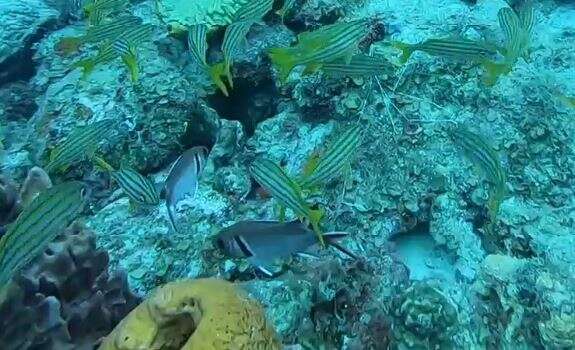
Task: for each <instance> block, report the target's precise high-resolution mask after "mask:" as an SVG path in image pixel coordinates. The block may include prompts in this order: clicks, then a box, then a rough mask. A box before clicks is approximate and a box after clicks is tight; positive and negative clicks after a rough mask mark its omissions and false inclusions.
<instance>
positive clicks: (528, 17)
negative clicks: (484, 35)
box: [497, 7, 534, 64]
mask: <svg viewBox="0 0 575 350" xmlns="http://www.w3.org/2000/svg"><path fill="white" fill-rule="evenodd" d="M524 8H525V7H524ZM521 14H522V16H525V18H523V19H522V18H521V17H519V15H518V14H517V13H516V12H515V11H514V10H513V9H511V8H510V7H504V8H502V9H501V10H499V12H498V13H497V18H498V20H499V25H500V26H501V29H502V30H503V33H504V34H505V52H504V56H505V59H506V61H507V63H508V64H514V63H515V62H516V61H517V59H518V58H519V57H522V56H526V55H527V53H528V52H527V50H528V48H529V41H530V37H531V29H532V27H533V21H534V16H533V11H527V10H523V11H522V12H521ZM524 21H525V23H524ZM530 22H531V23H530Z"/></svg>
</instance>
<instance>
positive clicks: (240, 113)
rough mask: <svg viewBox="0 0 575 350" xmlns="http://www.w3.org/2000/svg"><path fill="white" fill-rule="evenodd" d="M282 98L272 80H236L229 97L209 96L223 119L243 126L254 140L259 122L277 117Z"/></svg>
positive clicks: (220, 93) (218, 94) (211, 104)
mask: <svg viewBox="0 0 575 350" xmlns="http://www.w3.org/2000/svg"><path fill="white" fill-rule="evenodd" d="M278 99H279V93H278V91H277V88H276V86H275V84H274V82H273V80H272V79H271V78H270V77H263V78H261V79H258V80H252V79H247V78H235V79H234V87H233V89H230V91H229V96H228V97H226V96H224V95H223V94H222V92H221V91H217V92H216V93H215V94H213V95H211V96H208V103H209V105H210V107H212V108H213V109H215V110H216V111H217V112H218V115H219V116H220V117H221V118H224V119H228V120H238V121H239V122H240V123H242V125H243V127H244V131H245V132H246V135H247V136H248V137H250V136H252V135H253V134H254V131H255V130H256V127H257V125H258V123H260V122H261V121H263V120H266V119H268V118H270V117H272V116H274V115H275V114H276V112H277V103H278Z"/></svg>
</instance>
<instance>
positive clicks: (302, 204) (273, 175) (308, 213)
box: [250, 158, 323, 245]
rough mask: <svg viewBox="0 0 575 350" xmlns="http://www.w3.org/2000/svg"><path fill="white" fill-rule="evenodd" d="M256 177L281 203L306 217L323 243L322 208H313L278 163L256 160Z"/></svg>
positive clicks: (254, 175) (300, 216)
mask: <svg viewBox="0 0 575 350" xmlns="http://www.w3.org/2000/svg"><path fill="white" fill-rule="evenodd" d="M250 171H251V174H252V176H253V177H254V179H255V180H256V181H257V182H258V183H259V184H260V185H261V186H262V187H263V188H265V189H266V191H268V192H269V193H270V194H271V195H272V196H273V197H274V198H275V199H276V200H277V201H278V202H279V203H280V205H282V206H284V207H286V208H290V209H291V210H293V212H294V213H295V214H296V215H297V216H298V217H299V218H306V219H307V220H309V222H310V223H311V225H312V227H313V230H314V231H315V233H316V235H317V236H318V239H319V241H320V242H321V244H322V245H323V236H322V234H321V231H320V228H319V222H320V220H321V218H322V216H323V213H322V211H321V210H316V209H311V208H310V207H309V205H308V204H307V203H306V201H305V200H304V199H303V197H302V195H301V189H300V188H299V186H298V185H297V184H296V183H295V182H294V181H292V180H291V179H290V178H289V176H288V175H287V174H286V173H285V172H284V171H283V170H282V168H280V167H279V166H278V165H277V164H275V163H274V162H272V161H271V160H268V159H263V158H261V159H258V160H256V161H255V162H254V163H253V164H252V166H251V168H250Z"/></svg>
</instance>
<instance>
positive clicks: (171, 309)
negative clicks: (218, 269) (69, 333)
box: [100, 279, 280, 350]
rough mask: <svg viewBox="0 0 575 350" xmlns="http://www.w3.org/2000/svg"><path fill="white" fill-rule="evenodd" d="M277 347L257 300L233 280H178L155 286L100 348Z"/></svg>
mask: <svg viewBox="0 0 575 350" xmlns="http://www.w3.org/2000/svg"><path fill="white" fill-rule="evenodd" d="M136 349H183V350H192V349H197V350H200V349H201V350H216V349H222V350H223V349H246V350H247V349H250V350H257V349H266V350H274V349H280V343H279V342H278V340H277V338H276V335H275V332H274V330H273V329H272V328H271V326H270V325H269V324H268V322H267V321H266V318H265V316H264V313H263V309H262V308H261V307H260V306H259V304H258V303H257V302H255V301H253V300H251V299H249V298H247V297H246V296H245V295H244V294H243V293H242V292H240V291H239V290H238V289H237V288H236V287H235V286H234V285H233V284H232V283H229V282H226V281H223V280H217V279H198V280H182V281H177V282H171V283H168V284H166V285H164V286H161V287H159V288H158V289H157V290H156V291H155V292H154V293H153V294H152V296H151V297H150V298H148V299H147V300H146V301H144V302H143V303H142V304H140V305H139V306H138V307H137V308H136V309H135V310H134V311H132V312H131V313H130V314H129V315H128V316H127V317H126V318H125V319H124V320H123V321H122V322H121V323H120V324H119V325H118V326H117V327H116V329H114V331H113V332H112V333H111V334H110V335H109V336H108V337H107V338H106V339H105V340H104V342H103V343H102V346H101V347H100V350H136Z"/></svg>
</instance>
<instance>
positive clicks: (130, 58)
mask: <svg viewBox="0 0 575 350" xmlns="http://www.w3.org/2000/svg"><path fill="white" fill-rule="evenodd" d="M112 48H113V49H114V52H115V53H116V54H117V55H119V56H120V57H121V58H122V61H123V62H124V64H125V65H126V67H128V71H129V72H130V78H131V80H132V81H133V82H137V81H138V75H139V69H138V57H137V53H136V48H135V47H134V45H133V44H132V43H130V42H129V41H128V40H127V39H125V38H120V39H118V40H116V41H114V43H113V44H112Z"/></svg>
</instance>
